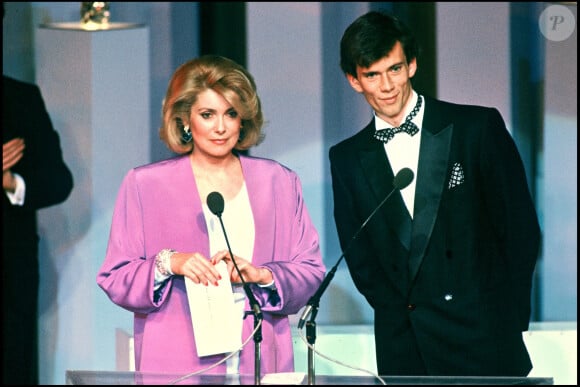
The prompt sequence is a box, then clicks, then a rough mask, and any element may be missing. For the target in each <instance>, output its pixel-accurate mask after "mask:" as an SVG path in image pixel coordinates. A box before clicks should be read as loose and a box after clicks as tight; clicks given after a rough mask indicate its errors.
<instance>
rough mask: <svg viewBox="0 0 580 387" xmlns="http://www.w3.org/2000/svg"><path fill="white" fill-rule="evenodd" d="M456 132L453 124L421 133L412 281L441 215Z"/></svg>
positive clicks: (410, 267) (411, 265) (414, 221)
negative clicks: (438, 129) (439, 213)
mask: <svg viewBox="0 0 580 387" xmlns="http://www.w3.org/2000/svg"><path fill="white" fill-rule="evenodd" d="M452 133H453V126H452V125H449V126H448V127H446V128H445V129H443V130H441V131H440V132H438V133H436V134H433V133H431V132H429V131H427V130H425V131H424V132H423V134H421V149H422V150H421V152H420V154H419V166H418V172H417V186H416V188H415V206H414V217H413V232H412V247H411V254H410V255H409V279H410V280H411V282H412V281H413V279H414V278H415V276H416V275H417V271H418V270H419V266H421V261H422V260H423V256H424V254H425V248H426V247H427V243H428V241H429V238H430V237H431V233H432V231H433V226H434V224H435V220H436V218H437V210H438V209H439V203H440V201H441V195H442V193H443V187H444V186H445V177H446V172H447V164H448V159H449V149H450V146H451V135H452ZM423 149H425V150H423Z"/></svg>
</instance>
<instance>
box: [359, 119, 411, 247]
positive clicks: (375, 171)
mask: <svg viewBox="0 0 580 387" xmlns="http://www.w3.org/2000/svg"><path fill="white" fill-rule="evenodd" d="M372 130H373V131H374V125H373V127H372ZM369 144H371V145H370V146H369V147H368V148H365V149H363V150H361V151H359V157H360V161H361V165H362V167H363V173H364V175H365V177H366V178H367V180H368V182H369V185H370V186H371V189H372V190H373V194H374V195H373V196H374V197H372V198H369V199H371V200H373V201H376V206H378V205H379V204H380V203H381V202H382V201H383V200H384V199H385V198H386V197H387V195H389V194H390V193H391V192H392V190H393V179H394V174H393V168H392V167H391V164H390V163H389V160H388V158H387V156H386V154H385V150H384V147H383V144H382V143H380V142H379V141H377V140H375V139H371V140H369ZM387 201H388V202H389V203H384V205H383V206H382V207H381V209H380V210H379V211H382V212H383V214H386V216H384V217H383V218H385V219H387V222H388V224H389V226H390V227H391V228H392V229H393V230H394V231H395V233H396V234H397V236H398V238H399V240H400V242H401V244H402V245H403V246H405V248H406V249H407V250H409V249H410V247H411V226H412V225H411V217H410V215H409V212H408V211H407V207H406V206H405V203H404V202H403V198H402V196H401V194H400V193H399V192H394V193H393V194H392V196H391V197H390V198H389V199H388V200H387ZM369 215H370V214H369Z"/></svg>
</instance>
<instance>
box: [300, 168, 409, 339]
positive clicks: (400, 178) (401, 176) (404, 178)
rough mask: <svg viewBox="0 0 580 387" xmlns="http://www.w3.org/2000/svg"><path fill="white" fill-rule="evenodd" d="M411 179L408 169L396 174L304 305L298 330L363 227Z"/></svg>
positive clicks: (316, 303)
mask: <svg viewBox="0 0 580 387" xmlns="http://www.w3.org/2000/svg"><path fill="white" fill-rule="evenodd" d="M413 178H414V173H413V171H412V170H411V169H409V168H403V169H401V170H400V171H399V172H398V173H397V175H396V176H395V177H394V178H393V189H392V190H391V192H389V194H388V195H387V196H385V198H384V199H383V201H382V202H380V203H379V205H378V206H377V207H376V208H375V209H374V210H373V212H371V214H370V215H369V216H368V218H366V220H365V221H364V222H363V224H362V225H361V226H360V227H359V229H358V230H357V232H356V233H355V234H354V235H353V237H352V239H351V240H350V242H349V244H348V246H347V247H346V249H345V250H344V251H343V253H342V255H341V256H340V258H339V259H338V261H337V262H336V264H335V265H334V267H333V268H332V269H331V270H330V271H329V272H328V274H327V275H326V277H325V278H324V281H322V284H320V287H319V288H318V290H317V291H316V293H314V295H313V296H312V297H310V300H309V301H308V304H307V305H306V307H305V308H304V311H303V312H302V316H301V317H300V321H299V322H298V329H302V327H303V326H304V323H305V322H306V319H307V318H308V316H310V314H311V313H312V309H314V308H318V303H319V302H320V297H322V293H324V291H325V290H326V288H327V287H328V285H329V284H330V281H331V280H332V278H333V277H334V273H336V269H337V268H338V265H339V264H340V261H342V259H343V258H344V256H345V255H346V253H347V252H348V250H349V249H350V247H351V246H352V243H353V242H354V240H355V239H356V238H357V237H358V235H359V234H360V233H361V231H362V230H363V229H364V228H365V226H366V225H367V223H368V222H369V220H371V218H372V217H373V216H374V215H375V213H376V212H377V211H378V210H379V209H380V208H381V207H382V206H383V204H385V202H386V201H387V200H388V199H389V198H390V197H391V196H392V195H393V194H394V193H395V191H397V190H402V189H403V188H406V187H407V186H408V185H409V184H411V182H412V181H413Z"/></svg>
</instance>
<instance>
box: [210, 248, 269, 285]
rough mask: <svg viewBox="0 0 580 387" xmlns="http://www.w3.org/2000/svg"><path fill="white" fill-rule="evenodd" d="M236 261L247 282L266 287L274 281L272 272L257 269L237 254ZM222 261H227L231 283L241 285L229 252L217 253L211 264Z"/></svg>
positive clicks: (260, 268) (262, 268)
mask: <svg viewBox="0 0 580 387" xmlns="http://www.w3.org/2000/svg"><path fill="white" fill-rule="evenodd" d="M234 259H235V260H236V264H237V266H238V269H239V270H240V273H242V276H243V277H244V281H245V282H253V283H257V284H260V285H266V284H269V283H271V282H272V281H273V280H274V277H273V276H272V272H271V271H270V270H268V269H266V268H264V267H256V266H254V265H252V264H251V263H250V262H248V261H247V260H245V259H244V258H242V257H238V256H237V255H235V254H234ZM220 261H225V263H226V265H227V268H228V273H229V274H230V281H231V282H232V283H241V282H242V280H241V279H240V276H239V275H238V271H237V270H236V268H235V266H234V263H233V261H232V259H231V256H230V254H229V252H228V251H226V250H224V251H220V252H218V253H216V254H215V255H214V256H213V257H211V262H212V263H213V264H214V265H215V264H217V263H218V262H220Z"/></svg>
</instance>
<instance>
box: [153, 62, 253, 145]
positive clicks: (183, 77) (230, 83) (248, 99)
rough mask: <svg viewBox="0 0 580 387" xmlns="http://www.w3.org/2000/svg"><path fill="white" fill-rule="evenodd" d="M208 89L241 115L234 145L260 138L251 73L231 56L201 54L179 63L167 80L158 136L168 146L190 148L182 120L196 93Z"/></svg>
mask: <svg viewBox="0 0 580 387" xmlns="http://www.w3.org/2000/svg"><path fill="white" fill-rule="evenodd" d="M208 89H211V90H213V91H215V92H217V93H219V94H220V95H222V96H223V97H224V98H225V99H226V100H227V101H228V102H229V103H230V105H232V107H233V108H234V109H235V110H236V112H237V113H238V114H239V115H240V118H241V119H242V128H241V129H240V138H239V140H238V143H237V145H236V146H235V149H237V150H247V149H249V148H251V147H252V146H254V145H258V144H259V143H260V142H262V141H263V139H264V135H263V133H262V126H263V125H264V117H263V114H262V107H261V103H260V98H259V97H258V93H257V91H256V84H255V82H254V78H253V77H252V75H251V74H250V73H249V72H248V71H247V70H246V69H245V68H244V67H242V66H241V65H239V64H238V63H236V62H234V61H233V60H231V59H228V58H225V57H223V56H218V55H203V56H201V57H198V58H195V59H192V60H190V61H188V62H185V63H184V64H182V65H181V66H179V67H178V68H177V70H175V73H173V76H172V77H171V80H170V81H169V86H168V87H167V93H166V94H165V98H164V99H163V106H162V110H161V111H162V125H161V127H160V128H159V137H160V138H161V140H162V141H163V142H164V143H165V144H166V145H167V147H168V148H169V149H170V150H172V151H173V152H175V153H179V154H184V153H189V152H191V151H192V150H193V141H190V142H187V143H186V142H184V141H183V140H182V134H183V128H184V122H185V123H187V122H189V117H190V113H191V107H192V106H193V105H194V104H195V103H196V101H197V98H198V96H199V94H200V93H201V92H203V91H205V90H208Z"/></svg>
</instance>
